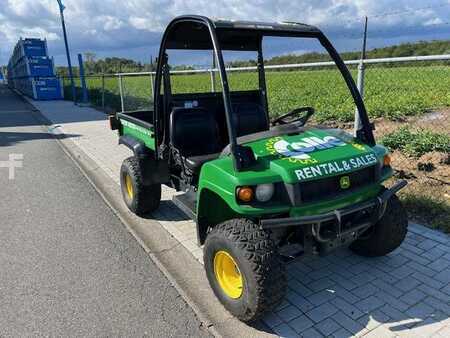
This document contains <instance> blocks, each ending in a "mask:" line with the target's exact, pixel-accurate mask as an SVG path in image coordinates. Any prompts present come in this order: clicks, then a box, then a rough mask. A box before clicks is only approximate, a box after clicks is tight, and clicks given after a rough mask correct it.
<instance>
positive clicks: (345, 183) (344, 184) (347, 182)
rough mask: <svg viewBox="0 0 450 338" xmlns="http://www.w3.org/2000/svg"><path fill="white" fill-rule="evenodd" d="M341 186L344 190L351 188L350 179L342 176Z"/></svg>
mask: <svg viewBox="0 0 450 338" xmlns="http://www.w3.org/2000/svg"><path fill="white" fill-rule="evenodd" d="M339 185H340V186H341V188H342V189H348V188H350V177H348V176H342V177H341V178H340V180H339Z"/></svg>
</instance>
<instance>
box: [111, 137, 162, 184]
mask: <svg viewBox="0 0 450 338" xmlns="http://www.w3.org/2000/svg"><path fill="white" fill-rule="evenodd" d="M119 144H123V145H124V146H126V147H128V148H129V149H130V150H131V151H132V152H133V153H134V156H135V157H136V158H138V159H139V165H140V167H141V170H142V177H143V179H144V184H148V185H150V184H156V183H162V184H165V183H167V182H169V164H168V162H167V161H157V160H155V157H154V156H153V151H152V150H151V149H149V148H147V147H146V146H145V144H144V143H143V142H139V141H138V140H136V139H135V138H134V137H131V136H128V135H124V136H120V138H119Z"/></svg>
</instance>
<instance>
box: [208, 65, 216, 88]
mask: <svg viewBox="0 0 450 338" xmlns="http://www.w3.org/2000/svg"><path fill="white" fill-rule="evenodd" d="M209 74H210V77H211V92H213V93H214V92H215V91H216V80H215V76H214V69H210V70H209Z"/></svg>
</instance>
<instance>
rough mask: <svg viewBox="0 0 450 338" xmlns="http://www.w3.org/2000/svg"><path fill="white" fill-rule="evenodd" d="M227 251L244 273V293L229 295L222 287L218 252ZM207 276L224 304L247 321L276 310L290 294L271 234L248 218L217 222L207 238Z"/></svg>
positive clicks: (241, 272)
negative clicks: (236, 296) (237, 295)
mask: <svg viewBox="0 0 450 338" xmlns="http://www.w3.org/2000/svg"><path fill="white" fill-rule="evenodd" d="M219 251H225V252H226V253H228V254H229V255H230V256H231V257H232V258H233V259H234V260H235V261H236V263H237V267H238V269H239V272H240V274H241V275H242V280H243V283H242V294H241V295H240V297H239V298H237V299H236V298H231V297H229V296H228V295H227V294H226V293H225V291H224V290H223V289H222V287H221V286H220V284H219V282H218V280H217V278H216V276H215V270H214V258H215V257H216V254H217V252H219ZM203 252H204V257H203V259H204V263H205V270H206V276H207V277H208V281H209V284H210V285H211V288H212V289H213V291H214V293H215V295H216V296H217V298H219V300H220V301H221V303H222V304H223V305H224V307H225V308H226V309H227V310H228V311H229V312H230V313H231V314H233V315H234V316H235V317H237V318H238V319H240V320H241V321H244V322H251V321H253V320H256V319H258V318H259V317H261V315H263V314H264V313H265V312H267V311H270V310H272V309H274V308H275V307H276V306H278V305H279V304H280V303H281V301H282V300H283V298H284V295H285V293H286V286H287V282H286V268H285V265H284V263H283V262H281V260H280V259H279V255H278V253H277V251H276V248H275V244H274V242H273V240H271V238H270V234H269V233H268V232H266V231H264V230H262V229H261V228H260V227H259V226H258V225H256V224H255V223H253V222H252V221H250V220H247V219H233V220H230V221H226V222H224V223H222V224H219V225H217V226H216V227H215V228H214V229H213V230H212V231H211V232H210V233H209V234H208V237H207V238H206V242H205V246H204V248H203Z"/></svg>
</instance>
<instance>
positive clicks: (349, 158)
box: [245, 129, 378, 183]
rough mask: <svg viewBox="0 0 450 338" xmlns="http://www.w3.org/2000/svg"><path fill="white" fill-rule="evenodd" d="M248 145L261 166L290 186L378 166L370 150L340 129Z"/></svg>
mask: <svg viewBox="0 0 450 338" xmlns="http://www.w3.org/2000/svg"><path fill="white" fill-rule="evenodd" d="M245 145H246V146H249V147H251V148H252V150H253V153H254V154H255V157H256V159H257V161H258V165H263V166H264V167H266V168H267V169H269V170H270V171H272V172H273V173H275V174H276V175H279V176H281V177H282V179H283V181H284V182H287V183H296V182H300V181H310V180H316V179H320V178H323V177H328V176H336V175H341V174H345V173H349V172H352V171H355V170H358V169H362V168H364V167H367V166H371V165H374V164H376V163H377V162H378V159H377V156H376V153H375V152H374V150H373V149H372V148H371V147H369V146H367V145H364V144H361V143H357V141H356V139H355V138H353V137H352V136H351V135H349V134H347V133H345V132H343V131H341V130H337V129H308V130H305V131H302V132H301V133H298V134H293V135H283V136H276V137H269V138H265V139H261V140H257V141H252V142H248V143H245Z"/></svg>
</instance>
